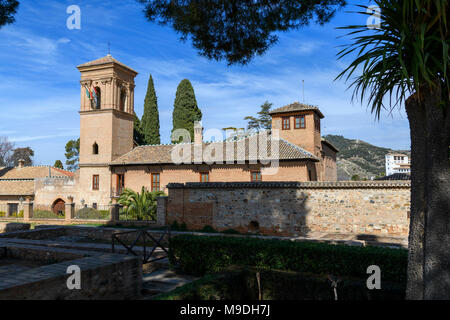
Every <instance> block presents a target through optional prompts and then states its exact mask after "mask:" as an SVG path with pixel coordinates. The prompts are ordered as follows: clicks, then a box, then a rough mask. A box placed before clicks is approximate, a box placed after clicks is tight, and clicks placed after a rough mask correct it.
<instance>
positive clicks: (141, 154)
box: [111, 135, 319, 165]
mask: <svg viewBox="0 0 450 320" xmlns="http://www.w3.org/2000/svg"><path fill="white" fill-rule="evenodd" d="M263 137H265V139H266V141H267V144H266V145H267V152H266V153H264V152H262V154H263V156H264V155H267V158H266V159H276V158H278V159H279V160H312V161H319V159H318V158H317V157H315V156H314V155H313V154H311V153H309V152H308V151H306V150H304V149H302V148H300V147H298V146H296V145H294V144H291V143H289V142H288V141H286V140H284V139H280V140H279V157H277V156H276V155H274V156H273V157H272V156H271V143H272V141H273V140H272V139H271V138H270V135H264V136H263ZM252 138H253V139H255V140H256V139H257V138H258V141H261V140H260V139H259V137H258V135H254V136H251V137H246V138H243V139H241V140H238V141H232V142H212V143H203V150H205V149H206V148H208V150H211V149H216V150H217V149H220V148H222V149H223V157H222V158H221V159H224V160H223V161H224V162H225V161H234V162H236V161H243V160H246V161H248V160H254V155H258V152H259V147H256V148H255V145H254V144H253V143H251V141H252ZM188 145H189V147H190V148H191V161H192V162H194V150H195V146H194V144H193V143H190V144H188ZM220 145H222V146H220ZM259 145H261V142H260V143H259ZM176 146H181V145H173V144H171V145H155V146H140V147H137V148H135V149H133V150H131V151H130V152H128V153H127V154H125V155H123V156H122V157H120V158H118V159H116V160H115V161H113V162H112V163H111V165H129V164H171V163H173V160H172V150H173V149H174V148H175V147H176ZM184 146H186V145H184ZM227 149H230V150H233V151H232V152H229V154H227ZM208 150H206V152H205V154H209V153H208ZM212 156H213V157H214V156H215V155H214V154H213V155H212Z"/></svg>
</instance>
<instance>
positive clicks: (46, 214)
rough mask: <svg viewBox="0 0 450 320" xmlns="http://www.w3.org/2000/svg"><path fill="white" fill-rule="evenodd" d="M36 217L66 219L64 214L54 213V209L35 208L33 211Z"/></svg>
mask: <svg viewBox="0 0 450 320" xmlns="http://www.w3.org/2000/svg"><path fill="white" fill-rule="evenodd" d="M33 218H34V219H64V214H62V215H59V214H56V213H54V212H53V211H48V210H34V211H33Z"/></svg>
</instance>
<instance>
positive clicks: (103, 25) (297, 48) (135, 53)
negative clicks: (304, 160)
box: [0, 0, 410, 165]
mask: <svg viewBox="0 0 450 320" xmlns="http://www.w3.org/2000/svg"><path fill="white" fill-rule="evenodd" d="M74 4H75V5H78V6H80V8H81V30H69V29H67V27H66V20H67V18H68V17H69V15H68V14H67V13H66V9H67V7H68V6H70V5H74ZM351 9H355V8H354V7H352V6H349V7H347V8H346V11H348V10H351ZM346 11H341V12H339V13H338V14H337V16H336V17H335V18H334V19H333V20H332V22H331V23H329V24H327V25H325V26H319V25H314V24H313V25H311V26H309V27H306V28H302V29H299V30H296V31H291V32H288V33H283V34H281V35H280V40H279V43H278V44H276V45H275V46H274V47H272V48H271V49H270V50H269V51H268V52H267V53H266V54H265V55H264V56H261V57H257V58H256V59H254V60H253V62H252V63H251V64H250V65H248V66H232V67H229V66H227V65H226V63H225V62H215V61H210V60H207V59H206V58H203V57H201V56H199V55H198V53H197V51H196V50H195V49H194V48H193V47H192V44H191V43H190V42H189V41H187V42H181V41H179V37H178V35H177V34H176V33H175V32H174V31H172V29H171V28H170V27H164V26H159V25H156V24H152V23H149V22H147V21H146V20H145V17H144V14H143V12H142V7H141V5H140V4H138V3H137V2H136V1H134V0H123V1H112V0H111V1H105V0H102V1H98V0H89V1H77V0H71V1H53V0H52V1H50V0H46V1H31V0H21V1H20V7H19V12H18V14H17V15H16V22H15V23H14V24H13V25H8V26H5V27H3V28H2V29H0V107H1V117H0V119H1V120H0V136H6V137H8V138H9V139H10V140H11V141H14V142H15V144H16V146H17V147H26V146H30V147H31V148H33V149H34V150H35V157H34V161H35V164H37V165H47V164H53V163H54V161H55V160H57V159H60V160H62V161H63V162H64V161H65V157H64V146H65V144H66V142H67V141H68V140H70V139H75V138H77V137H78V136H79V127H80V125H79V114H78V110H79V105H80V96H79V94H80V90H79V79H80V74H79V72H78V70H77V69H76V66H77V65H79V64H81V63H84V62H87V61H90V60H94V59H97V58H100V57H102V56H105V55H106V54H107V53H108V42H110V43H111V54H112V55H113V57H115V58H116V59H118V60H119V61H121V62H123V63H125V64H127V65H128V66H130V67H131V68H133V69H135V70H137V71H138V72H139V75H138V76H137V78H136V93H135V110H136V113H137V114H138V115H139V116H141V115H142V112H143V103H144V96H145V92H146V86H147V81H148V77H149V75H150V74H152V75H153V78H154V81H155V88H156V91H157V95H158V104H159V112H160V122H161V135H162V142H163V143H168V142H169V136H170V131H171V129H172V110H173V102H174V99H175V92H176V88H177V85H178V83H179V82H180V81H181V80H182V79H184V78H188V79H189V80H191V82H192V84H193V86H194V89H195V93H196V97H197V101H198V104H199V107H200V108H201V110H202V112H203V124H204V126H205V128H207V129H208V128H219V129H220V128H224V127H229V126H234V127H245V125H246V122H245V121H244V120H243V118H244V117H245V116H247V115H254V114H255V113H256V112H257V111H258V110H259V106H260V105H261V104H262V103H264V101H266V100H267V101H270V102H272V103H274V107H281V106H283V105H286V104H289V103H291V102H294V101H300V102H301V101H302V100H303V98H302V96H303V95H302V80H305V102H306V103H310V104H314V105H317V106H319V108H320V109H321V110H322V112H323V113H324V114H325V119H324V120H323V123H322V128H323V134H339V135H343V136H344V137H347V138H353V139H361V140H365V141H367V142H370V143H373V144H375V145H378V146H384V147H389V148H394V149H409V148H410V139H409V125H408V121H407V118H406V115H405V113H404V110H395V111H394V112H393V113H392V114H388V113H387V112H385V113H383V114H382V117H381V119H380V121H376V120H375V118H374V116H373V115H372V114H371V113H370V110H368V109H367V105H366V104H361V103H360V102H358V101H355V102H353V103H352V101H351V97H352V92H351V91H349V90H347V85H346V84H345V83H344V81H334V78H335V77H336V76H337V75H338V74H339V72H340V71H342V70H343V68H344V67H345V65H346V63H348V62H349V60H342V61H337V60H336V54H337V52H338V51H339V48H338V47H337V46H338V45H341V44H343V43H345V41H348V39H342V38H337V37H338V36H339V35H342V34H343V31H339V30H336V29H335V28H336V27H338V26H343V25H347V24H360V23H365V19H366V18H365V17H363V16H359V15H355V14H351V13H347V12H346Z"/></svg>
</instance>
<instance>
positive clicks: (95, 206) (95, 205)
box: [92, 202, 97, 210]
mask: <svg viewBox="0 0 450 320" xmlns="http://www.w3.org/2000/svg"><path fill="white" fill-rule="evenodd" d="M92 209H95V210H97V203H96V202H94V203H93V204H92Z"/></svg>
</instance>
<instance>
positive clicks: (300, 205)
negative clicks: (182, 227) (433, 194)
mask: <svg viewBox="0 0 450 320" xmlns="http://www.w3.org/2000/svg"><path fill="white" fill-rule="evenodd" d="M168 190H169V197H168V200H167V207H166V219H167V223H169V224H170V223H172V222H173V221H174V220H177V221H178V222H179V223H182V222H185V223H186V224H187V227H188V228H189V229H194V230H196V229H201V228H202V227H204V226H205V225H210V226H212V227H214V228H215V229H217V230H219V231H222V230H226V229H235V230H237V231H240V232H250V233H262V234H268V235H283V236H305V235H308V233H312V232H325V233H331V234H335V233H338V234H355V235H383V236H406V235H407V234H408V229H409V211H410V182H409V181H376V182H373V181H368V182H301V183H291V182H273V183H269V182H267V183H266V182H263V183H206V184H201V183H187V184H170V185H169V186H168Z"/></svg>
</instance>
